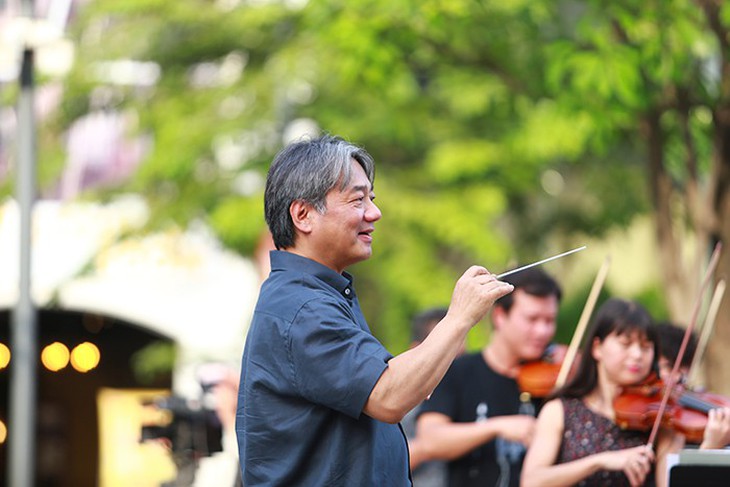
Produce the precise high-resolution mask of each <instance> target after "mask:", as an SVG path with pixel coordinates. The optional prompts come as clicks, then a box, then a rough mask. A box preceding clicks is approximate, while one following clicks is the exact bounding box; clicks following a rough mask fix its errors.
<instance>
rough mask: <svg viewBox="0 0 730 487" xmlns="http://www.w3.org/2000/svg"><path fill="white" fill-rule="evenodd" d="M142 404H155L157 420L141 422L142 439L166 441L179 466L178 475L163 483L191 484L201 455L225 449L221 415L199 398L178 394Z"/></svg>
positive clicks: (174, 460) (176, 464)
mask: <svg viewBox="0 0 730 487" xmlns="http://www.w3.org/2000/svg"><path fill="white" fill-rule="evenodd" d="M143 405H144V406H145V407H148V408H152V409H153V410H154V412H155V413H156V417H157V418H158V420H157V421H155V422H154V423H155V424H147V425H143V426H142V432H141V438H140V441H141V442H144V441H150V440H156V441H161V442H163V443H164V444H166V445H167V446H168V447H169V448H170V451H171V453H172V459H173V462H174V463H175V466H176V468H177V477H176V479H175V480H174V481H173V482H171V483H168V484H163V485H169V486H189V485H192V483H193V480H194V479H195V471H196V469H197V466H198V461H199V460H200V458H202V457H206V456H209V455H212V454H213V453H216V452H219V451H222V450H223V444H222V439H223V428H222V426H221V422H220V420H219V418H218V415H217V414H216V412H215V411H213V410H212V409H207V408H205V407H202V406H200V405H199V403H198V402H197V401H189V400H186V399H184V398H181V397H178V396H168V397H160V398H157V399H155V400H154V401H149V402H145V403H143Z"/></svg>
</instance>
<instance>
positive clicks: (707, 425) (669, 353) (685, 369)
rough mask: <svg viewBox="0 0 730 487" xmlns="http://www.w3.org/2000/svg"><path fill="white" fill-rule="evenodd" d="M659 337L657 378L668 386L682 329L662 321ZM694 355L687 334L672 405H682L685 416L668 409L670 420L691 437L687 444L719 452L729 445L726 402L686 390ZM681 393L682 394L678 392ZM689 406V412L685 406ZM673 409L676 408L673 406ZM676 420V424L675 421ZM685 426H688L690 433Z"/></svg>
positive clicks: (729, 405)
mask: <svg viewBox="0 0 730 487" xmlns="http://www.w3.org/2000/svg"><path fill="white" fill-rule="evenodd" d="M657 331H658V333H659V343H660V347H659V348H660V353H659V377H660V379H661V381H662V382H663V383H665V384H666V383H667V382H669V375H670V373H671V371H672V368H673V365H674V362H675V361H676V359H677V357H678V356H679V351H680V348H681V344H682V341H683V340H684V335H685V333H686V329H685V328H682V327H680V326H677V325H675V324H674V323H671V322H668V321H665V322H662V323H659V325H657ZM696 352H697V337H696V336H695V334H694V333H692V332H691V331H690V333H689V337H688V340H687V345H686V348H685V350H684V353H683V355H682V357H681V360H680V362H679V372H680V376H681V378H680V379H679V380H678V383H679V384H680V385H679V386H678V389H680V390H679V391H678V393H675V395H674V397H675V401H677V402H678V403H680V405H681V404H682V403H684V404H685V406H684V408H686V409H688V410H689V412H682V413H681V416H678V415H677V414H676V413H675V414H674V417H672V413H673V411H672V410H671V409H670V411H669V413H668V415H669V416H670V420H671V421H673V422H676V423H678V424H676V427H677V428H678V429H679V430H680V432H682V431H681V430H682V429H686V430H688V431H689V432H690V433H691V434H689V435H685V436H686V439H687V441H688V442H689V443H694V444H699V448H700V449H708V450H709V449H720V448H724V447H726V446H727V445H728V444H730V398H724V397H722V396H719V395H716V394H711V393H706V392H695V391H692V390H690V389H686V385H685V381H686V378H687V375H688V374H689V371H690V368H691V367H692V365H693V363H694V362H695V360H694V359H695V353H696ZM682 389H683V390H682ZM687 405H689V406H692V408H690V407H689V406H687ZM674 407H675V408H676V406H674ZM678 419H679V421H677V420H678ZM687 425H691V429H689V428H688V426H687Z"/></svg>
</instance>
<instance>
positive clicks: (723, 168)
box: [704, 76, 730, 395]
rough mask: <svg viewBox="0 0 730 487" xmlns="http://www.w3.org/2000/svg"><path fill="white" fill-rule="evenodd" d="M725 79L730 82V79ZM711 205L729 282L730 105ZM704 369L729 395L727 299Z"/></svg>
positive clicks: (721, 272) (721, 275)
mask: <svg viewBox="0 0 730 487" xmlns="http://www.w3.org/2000/svg"><path fill="white" fill-rule="evenodd" d="M726 79H728V80H730V76H728V77H727V78H726ZM714 118H715V120H714V121H715V140H714V160H713V163H714V164H713V165H714V167H713V174H712V180H713V183H714V184H713V186H714V187H713V194H712V200H711V202H712V204H713V210H714V213H715V217H716V218H715V221H716V222H717V225H716V231H715V238H716V239H719V240H720V241H721V242H722V244H723V251H722V254H721V255H720V261H719V263H718V266H717V271H716V272H715V278H716V280H719V279H725V280H726V281H727V280H729V279H730V102H728V103H725V104H724V105H723V106H721V107H720V108H718V109H717V111H716V112H715V117H714ZM709 343H710V345H709V347H708V351H707V357H706V358H705V361H704V364H705V367H704V370H705V376H706V377H707V386H708V388H709V389H710V390H712V391H715V392H718V393H722V394H726V395H727V394H730V360H728V351H730V298H729V297H728V296H727V293H726V296H725V297H724V299H723V300H722V303H721V305H720V311H719V312H718V314H717V320H716V322H715V328H714V331H713V335H712V339H711V340H710V342H709Z"/></svg>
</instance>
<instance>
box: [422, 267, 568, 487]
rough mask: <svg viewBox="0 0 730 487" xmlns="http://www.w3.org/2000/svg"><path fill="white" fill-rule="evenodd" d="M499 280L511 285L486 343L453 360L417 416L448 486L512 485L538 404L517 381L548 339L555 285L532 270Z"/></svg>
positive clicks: (556, 300)
mask: <svg viewBox="0 0 730 487" xmlns="http://www.w3.org/2000/svg"><path fill="white" fill-rule="evenodd" d="M503 281H504V282H508V283H510V284H512V285H513V286H514V291H513V292H512V293H511V294H508V295H506V296H503V297H502V298H500V299H499V300H497V301H496V302H495V304H494V307H493V309H492V313H491V321H492V325H493V328H492V332H491V340H490V343H489V344H488V345H487V346H486V347H485V348H484V349H482V350H480V351H479V352H476V353H469V354H466V355H463V356H462V357H460V358H458V359H456V360H455V361H454V363H453V364H452V366H451V368H450V369H449V370H448V372H447V373H446V375H445V376H444V378H443V380H442V381H441V383H440V384H439V385H438V386H437V388H436V390H435V391H434V393H433V394H432V396H431V398H430V399H429V400H427V401H425V402H424V403H423V405H422V409H421V413H420V416H419V418H418V420H417V436H418V438H419V441H420V443H421V446H423V448H424V450H425V451H426V452H427V455H428V456H429V458H431V459H441V460H447V461H448V462H449V463H448V470H449V485H450V486H452V487H471V486H475V487H491V486H505V487H506V486H513V487H514V486H518V485H519V476H520V468H521V466H522V460H523V458H524V454H525V450H526V446H527V445H529V444H530V441H531V438H532V435H533V429H534V424H535V418H534V413H535V407H536V406H538V405H539V404H536V403H533V402H532V401H530V400H529V399H525V395H524V394H522V391H521V390H520V388H519V386H518V383H517V380H516V379H517V376H518V373H519V371H520V368H521V365H522V364H523V363H524V362H525V361H531V360H536V359H539V358H540V357H541V356H542V355H543V353H544V351H545V349H546V348H547V347H548V345H550V343H551V341H552V339H553V336H554V335H555V329H556V317H557V314H558V306H559V302H560V297H561V290H560V286H559V285H558V283H557V282H556V281H555V280H554V279H553V278H552V277H550V276H549V275H548V274H546V273H545V272H544V271H542V270H541V269H537V268H532V269H528V270H525V271H523V272H520V273H517V274H513V275H511V276H509V277H506V278H504V279H503ZM521 396H522V399H521Z"/></svg>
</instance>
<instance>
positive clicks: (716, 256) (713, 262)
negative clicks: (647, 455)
mask: <svg viewBox="0 0 730 487" xmlns="http://www.w3.org/2000/svg"><path fill="white" fill-rule="evenodd" d="M721 251H722V243H721V242H717V245H715V250H714V251H713V252H712V256H711V257H710V262H709V264H708V265H707V270H706V271H705V277H704V278H703V279H702V284H701V285H700V289H699V293H698V295H697V300H696V301H695V305H694V309H693V310H692V319H690V321H689V325H687V330H685V332H684V338H683V339H682V344H681V345H680V347H679V352H678V353H677V358H676V359H675V360H674V366H673V367H672V373H671V374H670V375H669V381H668V382H667V387H666V389H665V390H664V394H663V395H662V402H661V403H660V404H659V410H658V411H657V415H656V419H655V420H654V426H652V428H651V433H650V434H649V440H648V441H647V442H646V445H647V446H649V447H651V446H653V445H654V440H656V436H657V433H659V425H660V424H661V422H662V417H663V416H664V411H665V410H666V409H667V402H668V401H669V395H670V394H671V393H672V390H673V389H674V386H675V385H676V384H677V376H678V375H679V364H680V363H681V362H682V357H684V352H685V350H686V349H687V343H688V342H689V337H690V335H691V334H692V329H693V328H694V327H695V324H696V323H697V317H698V315H699V314H700V307H701V305H702V295H703V294H704V292H705V289H707V286H708V284H709V283H710V279H711V278H712V274H713V273H714V272H715V268H716V267H717V262H718V261H719V260H720V252H721Z"/></svg>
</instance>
